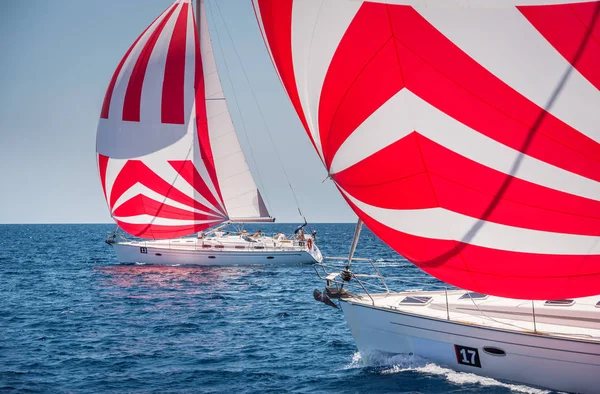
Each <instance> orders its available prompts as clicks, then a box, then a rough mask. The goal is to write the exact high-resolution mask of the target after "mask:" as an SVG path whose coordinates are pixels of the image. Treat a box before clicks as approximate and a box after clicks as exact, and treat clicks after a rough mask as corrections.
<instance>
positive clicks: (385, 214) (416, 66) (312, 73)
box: [253, 0, 600, 299]
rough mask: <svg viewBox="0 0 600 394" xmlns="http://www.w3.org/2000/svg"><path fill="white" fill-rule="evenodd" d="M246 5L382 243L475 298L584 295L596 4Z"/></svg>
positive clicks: (593, 140) (325, 157)
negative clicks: (252, 9) (479, 295)
mask: <svg viewBox="0 0 600 394" xmlns="http://www.w3.org/2000/svg"><path fill="white" fill-rule="evenodd" d="M253 3H254V7H255V11H256V15H257V20H258V23H259V26H260V28H261V31H262V34H263V38H264V40H265V42H266V44H267V48H268V50H269V54H270V55H271V57H272V60H273V63H274V65H275V67H276V69H277V71H278V73H279V76H280V78H281V81H282V83H283V85H284V87H285V89H286V91H287V93H288V95H289V97H290V99H291V101H292V104H293V106H294V107H295V109H296V111H297V112H298V115H299V117H300V120H301V122H302V123H303V125H304V127H305V128H306V131H307V133H308V135H309V137H310V139H311V141H312V142H313V144H314V146H315V148H316V150H317V152H318V153H319V155H320V157H321V159H322V161H323V162H324V163H325V166H326V167H327V169H328V171H329V173H330V174H331V178H332V179H333V181H334V182H335V184H336V185H337V187H338V188H339V190H340V192H341V193H342V195H343V196H344V198H345V199H346V201H347V202H348V204H349V205H350V206H351V207H352V208H353V209H354V211H355V212H356V213H357V214H358V215H359V217H360V218H361V219H362V220H363V221H364V222H365V224H366V225H367V226H368V227H369V228H370V229H371V230H372V231H374V232H375V233H376V234H377V235H378V236H379V237H380V238H381V239H382V240H383V241H385V242H386V243H387V244H388V245H390V246H391V247H393V248H394V249H395V250H396V251H398V253H400V254H402V255H403V256H405V257H406V258H408V259H409V260H410V261H412V262H413V263H414V264H416V265H417V266H419V267H420V268H422V269H423V270H425V271H427V272H428V273H430V274H432V275H434V276H436V277H438V278H439V279H441V280H443V281H445V282H448V283H450V284H453V285H456V286H460V287H463V288H466V289H470V290H474V291H479V292H482V293H488V294H493V295H498V296H506V297H514V298H527V299H556V298H565V297H580V296H586V295H592V294H598V293H599V292H600V288H599V287H598V283H600V144H599V141H600V110H599V109H600V2H599V1H587V2H571V1H568V0H565V1H550V0H530V1H518V0H497V1H483V0H482V1H467V2H459V3H457V2H449V1H444V0H440V1H435V0H434V1H427V2H424V1H416V0H414V1H410V0H406V1H401V0H393V1H386V2H385V3H386V4H383V2H377V1H374V2H360V1H352V0H323V1H321V2H315V1H312V0H253ZM391 3H393V4H391ZM463 3H464V4H463Z"/></svg>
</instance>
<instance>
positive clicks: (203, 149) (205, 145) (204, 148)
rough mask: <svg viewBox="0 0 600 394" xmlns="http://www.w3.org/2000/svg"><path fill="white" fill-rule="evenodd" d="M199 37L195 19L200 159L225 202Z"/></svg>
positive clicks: (197, 121) (197, 124) (196, 95)
mask: <svg viewBox="0 0 600 394" xmlns="http://www.w3.org/2000/svg"><path fill="white" fill-rule="evenodd" d="M198 37H199V35H198V25H197V24H196V20H195V19H194V47H195V70H196V72H195V76H194V89H195V92H196V94H195V98H196V130H197V134H198V144H199V148H200V157H201V158H202V161H203V162H204V167H205V168H206V171H207V172H208V176H209V177H210V179H211V181H212V183H213V185H214V186H215V189H216V190H217V194H218V195H219V199H220V200H221V201H223V196H222V194H221V187H220V186H219V180H218V179H217V171H216V169H215V162H214V158H213V153H212V148H211V145H210V135H209V132H208V117H207V114H206V87H205V86H204V79H205V78H204V68H203V66H202V52H201V50H200V42H199V38H198ZM209 201H210V200H209ZM217 206H218V204H217Z"/></svg>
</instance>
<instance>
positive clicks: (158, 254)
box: [154, 253, 162, 256]
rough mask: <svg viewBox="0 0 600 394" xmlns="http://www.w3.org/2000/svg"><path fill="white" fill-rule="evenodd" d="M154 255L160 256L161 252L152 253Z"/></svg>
mask: <svg viewBox="0 0 600 394" xmlns="http://www.w3.org/2000/svg"><path fill="white" fill-rule="evenodd" d="M154 255H155V256H162V254H161V253H154Z"/></svg>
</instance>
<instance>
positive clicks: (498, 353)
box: [483, 346, 506, 356]
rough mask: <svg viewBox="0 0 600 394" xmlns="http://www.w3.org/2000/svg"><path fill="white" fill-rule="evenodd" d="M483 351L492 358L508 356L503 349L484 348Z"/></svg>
mask: <svg viewBox="0 0 600 394" xmlns="http://www.w3.org/2000/svg"><path fill="white" fill-rule="evenodd" d="M483 351H484V352H485V353H487V354H489V355H492V356H506V352H505V351H504V350H502V349H498V348H497V347H492V346H486V347H484V348H483Z"/></svg>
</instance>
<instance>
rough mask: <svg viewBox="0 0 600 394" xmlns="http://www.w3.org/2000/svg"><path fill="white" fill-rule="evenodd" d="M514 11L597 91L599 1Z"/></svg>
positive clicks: (599, 83) (599, 76)
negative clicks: (525, 19) (521, 15)
mask: <svg viewBox="0 0 600 394" xmlns="http://www.w3.org/2000/svg"><path fill="white" fill-rule="evenodd" d="M517 8H518V9H519V11H521V13H522V14H523V15H524V16H525V17H526V18H527V20H529V22H530V23H531V24H532V25H533V26H534V27H535V28H536V29H537V30H538V31H539V32H540V34H542V35H543V36H544V38H545V39H546V40H548V42H549V43H550V44H551V45H552V46H553V47H554V48H555V49H556V50H557V51H558V52H560V54H561V55H562V56H563V57H564V58H565V59H566V60H567V61H568V62H569V63H571V65H573V67H575V68H576V69H577V71H579V72H580V73H581V75H583V76H584V77H585V78H586V79H587V80H588V81H590V83H591V84H593V85H594V86H595V87H596V88H597V89H600V1H595V2H587V3H571V4H552V5H536V6H520V7H517Z"/></svg>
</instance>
